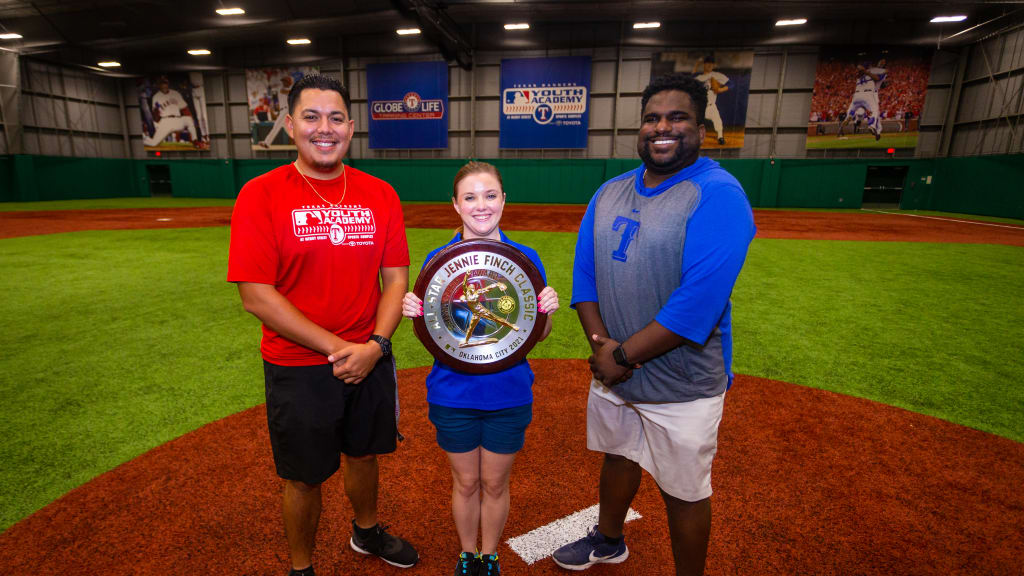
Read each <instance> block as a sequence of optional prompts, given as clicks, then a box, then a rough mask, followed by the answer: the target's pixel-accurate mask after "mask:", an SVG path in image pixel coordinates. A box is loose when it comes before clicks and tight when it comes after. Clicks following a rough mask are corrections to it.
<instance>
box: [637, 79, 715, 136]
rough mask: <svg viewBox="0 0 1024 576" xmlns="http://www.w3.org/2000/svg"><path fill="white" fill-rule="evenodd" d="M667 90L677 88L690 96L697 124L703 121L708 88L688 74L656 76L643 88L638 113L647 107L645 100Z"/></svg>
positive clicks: (706, 105)
mask: <svg viewBox="0 0 1024 576" xmlns="http://www.w3.org/2000/svg"><path fill="white" fill-rule="evenodd" d="M668 90H678V91H680V92H685V93H686V94H688V95H689V96H690V100H691V101H692V102H693V107H694V111H695V112H696V113H697V125H700V124H703V123H704V110H705V109H706V108H707V107H708V90H707V88H705V87H704V83H703V82H701V81H700V80H697V79H696V78H694V77H693V76H691V75H689V74H681V73H674V74H665V75H664V76H658V77H657V78H655V79H654V80H651V83H650V84H648V85H647V88H644V93H643V96H641V98H640V113H641V114H643V111H644V109H646V108H647V101H648V100H650V99H651V97H652V96H654V95H655V94H658V93H660V92H666V91H668Z"/></svg>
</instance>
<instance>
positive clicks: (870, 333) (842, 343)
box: [0, 192, 1024, 575]
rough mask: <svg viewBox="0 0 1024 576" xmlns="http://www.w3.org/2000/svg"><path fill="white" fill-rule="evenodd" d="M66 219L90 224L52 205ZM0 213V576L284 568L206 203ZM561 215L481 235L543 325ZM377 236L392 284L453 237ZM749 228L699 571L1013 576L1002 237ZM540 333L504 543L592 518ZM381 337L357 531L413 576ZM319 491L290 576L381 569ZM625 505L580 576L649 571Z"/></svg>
mask: <svg viewBox="0 0 1024 576" xmlns="http://www.w3.org/2000/svg"><path fill="white" fill-rule="evenodd" d="M510 193H511V192H510ZM93 203H96V204H100V205H103V206H104V208H101V209H85V210H81V209H77V208H82V207H86V206H89V205H90V204H93ZM51 204H52V205H53V206H51ZM191 204H200V205H199V206H195V207H192V206H190V205H191ZM211 204H222V205H220V206H217V205H211ZM118 205H123V206H129V208H115V207H116V206H118ZM149 205H152V206H153V207H147V206H149ZM6 207H8V208H9V209H10V210H9V211H5V212H2V213H0V228H2V230H3V236H6V237H7V238H5V239H3V240H0V248H2V250H0V258H2V265H3V268H4V269H5V270H7V271H16V273H7V274H4V275H3V280H2V281H0V282H2V290H3V294H4V299H3V300H2V302H3V303H2V307H3V308H2V317H3V318H4V327H5V328H4V331H3V336H2V338H3V345H4V349H6V350H7V351H8V352H7V353H5V354H4V355H3V359H2V360H0V362H2V371H0V373H2V374H3V375H4V376H3V382H4V383H3V388H2V394H3V398H4V401H3V404H2V406H3V407H2V410H3V414H4V417H3V424H2V426H3V433H2V435H0V438H2V441H0V450H2V453H3V461H4V462H5V466H4V471H3V476H2V484H0V498H2V500H0V501H2V503H3V506H2V510H3V517H2V522H3V528H4V532H3V534H2V535H0V565H3V566H7V567H9V568H10V572H12V573H17V572H20V571H30V572H31V571H36V572H39V573H44V574H58V573H61V574H94V573H104V572H107V571H108V570H109V571H111V572H116V571H118V570H124V571H127V572H129V573H138V574H172V573H189V572H199V573H202V572H211V571H215V572H218V573H226V574H267V573H275V570H277V568H278V567H279V566H282V565H284V564H285V563H286V562H287V548H286V546H285V542H284V539H283V537H282V535H281V530H280V526H279V516H278V514H279V506H280V502H279V500H280V499H279V491H278V486H279V482H280V481H279V480H278V479H277V478H276V476H275V474H274V468H273V462H272V459H271V456H270V450H269V440H268V438H267V432H266V414H265V409H264V407H263V405H262V402H263V388H262V369H261V364H260V360H259V352H258V343H259V324H258V322H257V321H256V320H255V319H254V318H252V317H251V316H249V315H248V314H247V313H246V312H245V311H244V310H243V309H242V307H241V304H240V301H239V299H238V296H237V292H236V290H235V289H234V286H232V285H230V284H228V283H227V282H225V280H224V276H225V270H226V266H227V241H228V232H229V229H228V227H227V224H228V222H229V220H230V202H229V201H219V202H218V201H189V200H187V199H186V200H173V199H165V200H150V199H123V200H107V201H67V202H48V203H36V204H10V205H8V206H6ZM42 208H47V209H45V210H42ZM50 208H60V209H59V210H53V209H50ZM582 209H583V206H581V205H536V204H533V205H523V204H509V205H507V207H506V210H505V215H504V217H503V220H502V222H503V225H504V226H503V227H504V228H505V229H506V230H507V231H508V232H509V234H510V235H511V236H512V237H513V238H514V239H516V240H518V241H520V242H524V243H526V244H528V245H531V246H536V247H537V249H538V251H539V253H540V255H541V257H542V258H543V260H544V262H545V267H546V268H547V271H548V278H549V283H550V285H551V286H554V287H555V288H556V289H557V290H558V291H559V293H560V294H561V295H562V298H563V302H566V301H567V300H568V298H569V294H570V293H571V288H572V281H571V272H570V270H571V267H572V255H573V250H574V244H575V232H574V230H575V229H576V227H578V222H579V218H580V217H581V215H582ZM404 213H405V218H406V224H407V227H408V238H409V242H410V250H411V253H412V257H413V263H412V267H413V269H418V268H419V267H420V266H421V265H422V259H423V257H424V256H425V255H426V253H427V252H428V251H429V250H430V249H432V248H433V247H434V246H437V245H440V244H441V243H442V242H444V241H446V240H447V239H448V238H449V237H450V234H451V228H453V227H454V225H455V224H456V216H455V214H454V211H453V210H451V207H450V205H448V204H421V203H413V204H406V205H404ZM755 220H756V222H757V225H758V236H757V238H756V239H755V241H754V243H753V245H752V246H751V249H750V253H749V256H748V259H747V264H746V266H745V268H744V270H743V273H742V275H741V277H740V280H739V282H738V284H737V286H736V289H735V292H734V295H733V305H734V309H735V320H734V322H735V335H736V336H735V338H736V357H735V362H734V369H735V371H736V372H737V373H738V374H739V376H738V377H737V380H736V383H735V384H734V386H733V387H732V389H731V390H730V391H729V392H728V394H727V401H726V412H725V416H724V418H723V423H722V428H721V432H720V446H719V453H718V456H717V458H716V460H715V469H714V489H715V496H714V524H713V529H712V541H711V549H710V552H709V559H708V573H709V574H779V575H783V574H826V573H827V574H1012V573H1016V572H1018V571H1019V569H1020V567H1021V560H1020V558H1021V556H1022V555H1024V538H1022V536H1021V531H1020V525H1021V519H1022V513H1024V512H1022V511H1024V492H1022V491H1021V490H1020V486H1021V484H1022V483H1024V444H1022V443H1021V442H1022V441H1024V396H1022V392H1021V390H1020V387H1019V383H1020V382H1022V381H1024V366H1022V364H1021V362H1020V342H1021V339H1022V336H1024V329H1022V328H1021V327H1022V326H1024V295H1022V291H1021V290H1020V285H1021V284H1020V281H1021V278H1024V225H1022V223H1021V222H1020V221H1016V222H1015V221H1013V220H1012V219H995V220H997V221H990V220H992V219H988V220H984V221H983V220H980V219H977V218H976V217H971V216H959V215H954V214H942V215H928V214H925V215H922V214H917V213H896V214H892V213H884V214H883V213H875V212H865V211H783V210H756V211H755ZM179 226H180V227H179ZM538 228H542V229H543V230H538ZM62 230H67V232H62ZM413 279H414V278H413ZM554 323H555V324H554V326H555V328H554V332H553V333H552V335H551V337H549V338H548V339H547V340H546V341H545V342H542V343H541V344H540V345H538V346H537V347H536V348H535V349H534V351H533V352H532V353H531V356H530V357H531V364H532V366H533V369H534V371H535V373H536V375H537V380H536V383H535V384H534V393H535V397H536V403H535V407H534V422H533V424H532V425H531V427H530V428H529V430H528V435H527V445H526V448H525V449H524V450H523V452H522V453H521V454H520V456H519V457H518V459H517V462H516V464H515V468H514V470H513V479H512V502H513V504H512V513H511V516H510V518H509V521H508V525H507V527H506V530H505V536H506V538H513V537H515V536H520V535H523V534H527V533H529V532H530V531H531V530H534V529H535V528H538V527H541V526H544V525H547V524H549V523H551V522H554V521H556V520H558V519H560V518H563V517H565V516H568V515H570V514H573V513H575V512H578V511H580V510H584V509H586V508H589V507H591V506H593V505H594V504H596V503H597V487H596V474H597V471H598V469H599V465H600V457H599V455H597V454H595V453H591V452H588V451H587V450H586V448H585V443H586V441H585V405H586V391H587V384H588V382H589V370H588V369H587V365H586V361H585V360H584V358H585V357H586V355H587V351H586V344H585V343H584V340H583V337H582V332H581V330H580V327H579V323H578V321H577V320H576V317H575V313H574V312H573V311H572V310H570V309H568V307H563V309H562V310H559V311H558V312H556V313H555V315H554ZM394 341H395V350H396V355H397V357H398V359H399V366H400V372H399V388H400V398H401V403H402V415H401V421H400V429H401V431H402V433H403V434H404V435H405V437H406V440H405V441H404V442H403V443H401V444H400V446H399V449H398V451H397V452H396V453H395V454H393V455H390V456H387V457H384V458H383V460H382V462H383V466H382V471H381V478H382V490H381V500H380V501H381V506H380V508H381V517H382V519H383V521H384V522H386V523H388V524H390V525H391V526H392V527H393V529H394V531H395V532H396V533H399V534H401V535H403V536H404V537H406V538H408V539H410V540H411V541H412V542H414V543H415V544H417V545H418V546H419V549H420V552H421V558H422V559H421V562H420V564H419V565H418V567H416V568H414V569H412V571H413V572H414V573H423V574H436V573H440V572H442V571H443V570H444V571H446V570H447V569H448V564H449V561H450V557H451V556H452V554H451V548H452V546H454V545H455V544H454V543H455V542H456V536H455V531H454V527H453V525H452V522H451V520H450V515H449V510H448V506H449V502H448V498H449V486H450V482H451V480H450V475H449V472H448V467H447V461H446V459H445V456H444V454H443V453H442V452H441V451H440V449H439V448H438V447H437V445H436V443H435V442H434V438H433V428H432V426H431V424H430V423H429V422H428V421H427V418H426V412H427V410H426V408H427V405H426V400H425V389H424V385H423V382H424V377H425V376H426V372H427V367H428V366H429V363H430V360H431V358H429V356H428V355H427V353H426V352H425V350H424V348H423V347H422V345H420V344H419V342H418V341H417V340H416V339H415V336H414V335H413V334H412V329H411V324H410V323H409V321H407V320H405V321H403V323H402V325H401V327H400V328H399V331H398V334H397V335H396V336H395V339H394ZM325 494H326V502H327V504H326V506H325V512H324V517H323V518H322V520H321V536H320V543H319V545H318V549H317V561H318V564H317V566H318V570H321V571H323V572H324V573H327V574H376V573H386V574H390V573H399V572H400V570H398V569H394V568H391V567H386V566H385V565H383V564H382V563H380V562H379V561H376V560H366V559H364V558H363V557H361V556H358V555H357V554H355V553H353V552H352V551H351V550H349V549H348V548H347V546H346V545H345V543H346V542H347V538H348V530H349V527H348V522H349V519H350V515H351V513H350V510H349V509H348V505H347V502H346V500H345V498H344V496H343V492H342V491H341V486H340V484H339V481H337V480H335V479H332V480H330V481H328V482H327V484H326V488H325ZM633 509H634V510H635V511H636V512H637V513H638V514H639V516H640V518H638V519H636V520H633V521H631V522H630V523H629V524H628V525H627V534H628V538H629V540H628V541H629V545H630V548H631V553H632V556H633V557H634V561H631V562H627V563H624V564H622V565H617V566H607V567H606V566H601V567H598V568H595V569H594V571H595V573H598V574H651V573H661V572H659V571H658V569H654V568H651V566H652V565H653V566H665V565H666V563H670V562H671V550H670V548H669V543H668V538H667V537H666V535H665V532H664V525H665V518H664V514H665V512H664V506H663V504H662V503H661V499H660V496H659V495H658V492H657V488H656V487H655V485H654V484H653V482H652V481H651V480H650V478H649V477H646V476H645V479H644V483H643V485H642V487H641V491H640V494H639V495H638V497H637V499H636V500H635V501H634V504H633ZM579 529H580V530H584V529H585V526H584V525H582V524H581V525H580V527H579ZM568 539H569V536H568V535H567V536H566V540H568ZM547 552H548V553H550V550H548V551H547ZM500 554H501V557H502V559H503V563H504V564H505V565H506V570H507V571H508V573H510V574H527V573H529V574H557V573H560V569H558V568H557V567H556V566H555V565H554V564H553V563H552V562H551V560H550V559H548V558H543V555H542V556H541V558H540V559H536V560H534V556H531V554H535V555H536V554H537V553H534V552H530V551H522V553H521V554H520V553H517V552H515V551H513V549H511V548H510V547H508V545H507V544H506V545H503V546H502V549H501V550H500ZM524 555H525V556H526V558H527V559H529V560H534V563H533V564H532V565H531V564H529V563H528V562H527V559H524Z"/></svg>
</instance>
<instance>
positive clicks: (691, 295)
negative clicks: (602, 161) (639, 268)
mask: <svg viewBox="0 0 1024 576" xmlns="http://www.w3.org/2000/svg"><path fill="white" fill-rule="evenodd" d="M643 174H644V165H643V164H641V165H640V166H639V167H638V168H636V169H635V170H632V171H630V172H627V173H625V174H622V175H620V176H618V177H616V178H613V179H611V180H609V181H608V182H606V183H605V184H604V185H603V186H602V188H604V187H606V186H610V185H614V184H616V183H620V182H622V181H623V180H628V179H633V188H634V191H635V192H636V193H637V194H639V195H641V196H647V197H653V196H657V195H659V194H661V193H663V192H666V191H668V190H670V189H672V188H673V187H675V186H676V185H678V184H680V183H681V182H683V181H686V180H689V181H691V182H692V183H693V184H694V185H695V186H697V187H698V188H699V189H700V190H701V191H702V194H701V196H700V201H699V203H698V204H697V206H696V208H695V209H694V210H693V213H692V215H691V216H690V218H689V219H688V220H686V221H685V223H683V222H680V224H685V226H686V240H685V243H684V245H683V262H682V275H681V277H680V278H679V287H678V288H677V289H675V290H674V291H673V292H672V294H671V296H670V297H669V298H668V301H667V302H666V303H665V304H664V305H663V306H662V308H661V310H660V311H659V312H658V314H657V316H656V317H655V318H652V319H651V320H656V321H657V322H658V323H659V324H661V325H662V326H664V327H665V328H667V329H668V330H671V331H672V332H674V333H675V334H678V335H679V336H682V337H683V338H686V339H687V340H689V341H691V342H694V343H696V344H703V343H705V342H707V340H708V338H709V337H710V336H711V334H712V332H713V331H714V329H715V327H716V326H717V327H718V329H719V330H720V331H721V336H722V356H723V360H724V364H725V370H726V372H727V374H728V376H729V383H730V384H731V383H732V378H733V374H732V335H731V308H732V307H731V305H730V303H729V297H730V295H731V293H732V288H733V285H734V284H735V283H736V279H737V277H738V276H739V273H740V269H741V268H742V267H743V261H744V259H745V258H746V254H747V248H748V246H749V245H750V242H751V240H753V238H754V234H755V233H756V231H757V228H756V227H755V225H754V218H753V214H752V212H751V210H750V203H749V201H748V200H747V197H746V195H745V194H744V192H743V189H742V188H741V187H740V186H739V183H738V182H736V179H735V178H733V177H732V176H731V175H730V174H729V173H728V172H726V171H725V170H722V169H721V168H720V167H719V165H718V163H717V162H715V161H714V160H711V159H710V158H706V157H701V158H698V159H697V161H696V162H694V163H693V164H691V165H690V166H687V167H686V168H684V169H683V170H681V171H679V172H678V173H676V174H674V175H673V176H672V177H671V178H669V179H668V180H666V181H665V182H662V183H661V184H659V185H658V186H657V187H655V188H647V187H645V186H644V184H643ZM599 196H600V191H598V193H597V194H595V195H594V197H593V198H592V199H591V201H590V204H589V205H588V206H587V211H586V213H585V214H584V216H583V220H582V222H581V223H580V232H579V236H578V238H577V243H576V258H575V262H574V266H573V293H572V301H571V303H570V305H571V306H572V307H573V308H575V307H576V304H577V303H579V302H598V297H597V283H596V281H595V264H594V258H595V255H594V213H595V209H596V208H595V207H596V203H597V199H598V197H599ZM680 217H681V218H682V217H683V215H680ZM607 257H608V258H611V259H614V258H615V255H614V254H608V255H607Z"/></svg>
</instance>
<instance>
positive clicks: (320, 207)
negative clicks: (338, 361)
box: [228, 164, 409, 366]
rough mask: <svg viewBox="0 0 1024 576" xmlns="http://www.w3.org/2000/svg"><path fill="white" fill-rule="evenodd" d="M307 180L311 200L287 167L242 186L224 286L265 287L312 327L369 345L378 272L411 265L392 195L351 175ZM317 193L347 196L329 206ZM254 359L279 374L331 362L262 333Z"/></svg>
mask: <svg viewBox="0 0 1024 576" xmlns="http://www.w3.org/2000/svg"><path fill="white" fill-rule="evenodd" d="M307 178H309V177H308V176H307ZM346 179H347V185H346ZM309 181H310V182H311V183H312V185H313V186H315V187H316V188H315V192H314V189H313V188H311V187H310V185H309V184H307V183H306V182H305V181H304V180H303V179H302V175H301V174H299V172H298V170H297V169H296V168H295V166H294V165H293V164H289V165H287V166H282V167H280V168H277V169H275V170H272V171H271V172H268V173H266V174H263V175H262V176H258V177H256V178H253V179H252V180H250V181H249V182H248V183H247V184H246V185H245V186H244V187H242V191H241V192H240V193H239V194H238V200H237V201H236V202H235V209H234V212H233V213H232V215H231V248H230V252H229V255H228V282H258V283H261V284H271V285H273V286H274V287H275V288H277V290H278V292H280V293H281V294H283V295H284V297H285V298H287V299H288V300H289V301H290V302H291V303H292V304H294V305H295V307H296V308H298V309H299V310H300V311H301V312H302V313H303V314H304V315H305V316H306V318H309V319H310V320H311V321H313V322H314V323H316V324H317V325H319V326H321V327H323V328H325V329H327V330H330V331H331V332H333V333H335V334H337V335H338V336H339V337H340V338H342V339H344V340H348V341H350V342H359V343H362V342H366V341H367V339H369V337H370V335H371V334H373V329H374V326H375V321H376V316H377V302H378V301H379V300H380V280H379V278H378V274H379V272H380V269H381V268H388V267H397V266H408V265H409V245H408V243H407V242H406V239H405V223H404V221H403V219H402V207H401V204H400V203H399V200H398V194H396V193H395V190H394V189H393V188H392V187H391V186H390V185H388V183H387V182H384V181H383V180H380V179H378V178H374V177H373V176H370V175H369V174H367V173H365V172H360V171H359V170H356V169H355V168H352V167H351V166H346V167H345V172H344V173H343V174H342V176H339V177H338V178H335V179H333V180H316V179H314V178H309ZM346 189H347V191H345V190H346ZM316 192H319V194H320V195H321V196H323V198H324V199H326V200H328V201H330V202H338V201H339V200H341V198H342V194H343V193H344V194H345V199H344V201H343V202H341V204H340V205H338V206H334V207H332V206H331V205H330V204H328V203H327V202H326V201H325V200H323V199H321V198H320V197H318V196H317V194H316ZM260 350H261V352H262V353H263V358H264V359H265V360H266V361H268V362H272V363H274V364H280V365H284V366H312V365H315V364H326V363H327V357H326V356H324V355H323V354H320V353H319V352H316V351H314V350H310V349H309V348H306V347H305V346H301V345H299V344H296V343H295V342H292V341H291V340H288V339H287V338H285V337H284V336H281V335H280V334H278V333H276V332H274V331H273V330H271V329H269V328H267V326H266V325H264V326H263V341H262V343H261V344H260Z"/></svg>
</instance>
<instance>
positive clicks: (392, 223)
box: [380, 184, 409, 268]
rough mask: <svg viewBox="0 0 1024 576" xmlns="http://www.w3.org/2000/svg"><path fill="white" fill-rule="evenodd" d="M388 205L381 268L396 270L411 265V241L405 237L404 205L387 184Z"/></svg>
mask: <svg viewBox="0 0 1024 576" xmlns="http://www.w3.org/2000/svg"><path fill="white" fill-rule="evenodd" d="M384 187H385V193H386V195H387V199H388V200H387V203H388V212H389V217H388V230H387V237H386V240H385V241H384V242H385V244H384V257H383V258H382V259H381V263H380V265H381V268H395V267H400V266H408V265H409V241H408V240H407V239H406V237H405V218H404V217H403V216H402V203H401V201H400V200H399V199H398V193H397V192H395V189H394V188H392V187H391V186H390V185H388V184H385V185H384Z"/></svg>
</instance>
